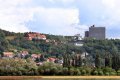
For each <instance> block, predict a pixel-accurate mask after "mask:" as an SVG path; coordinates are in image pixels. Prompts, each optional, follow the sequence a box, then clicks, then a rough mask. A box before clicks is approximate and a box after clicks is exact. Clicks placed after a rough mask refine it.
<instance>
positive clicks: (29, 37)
mask: <svg viewBox="0 0 120 80" xmlns="http://www.w3.org/2000/svg"><path fill="white" fill-rule="evenodd" d="M24 37H25V39H27V40H33V39H37V40H46V36H45V35H43V34H40V33H36V32H29V33H25V34H24Z"/></svg>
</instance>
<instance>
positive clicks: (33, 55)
mask: <svg viewBox="0 0 120 80" xmlns="http://www.w3.org/2000/svg"><path fill="white" fill-rule="evenodd" d="M40 56H41V54H32V55H31V58H32V59H33V60H36V58H40Z"/></svg>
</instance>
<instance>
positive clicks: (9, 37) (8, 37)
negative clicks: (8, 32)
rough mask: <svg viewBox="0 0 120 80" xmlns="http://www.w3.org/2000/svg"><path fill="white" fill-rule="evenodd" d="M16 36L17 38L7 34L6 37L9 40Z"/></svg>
mask: <svg viewBox="0 0 120 80" xmlns="http://www.w3.org/2000/svg"><path fill="white" fill-rule="evenodd" d="M15 38H16V36H7V37H6V39H7V40H13V39H15Z"/></svg>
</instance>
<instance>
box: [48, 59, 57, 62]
mask: <svg viewBox="0 0 120 80" xmlns="http://www.w3.org/2000/svg"><path fill="white" fill-rule="evenodd" d="M55 60H56V58H48V59H47V62H53V63H54V62H55Z"/></svg>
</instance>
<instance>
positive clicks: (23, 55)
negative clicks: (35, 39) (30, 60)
mask: <svg viewBox="0 0 120 80" xmlns="http://www.w3.org/2000/svg"><path fill="white" fill-rule="evenodd" d="M18 55H19V57H21V58H25V57H26V56H28V55H29V53H28V51H20V53H19V54H18Z"/></svg>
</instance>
